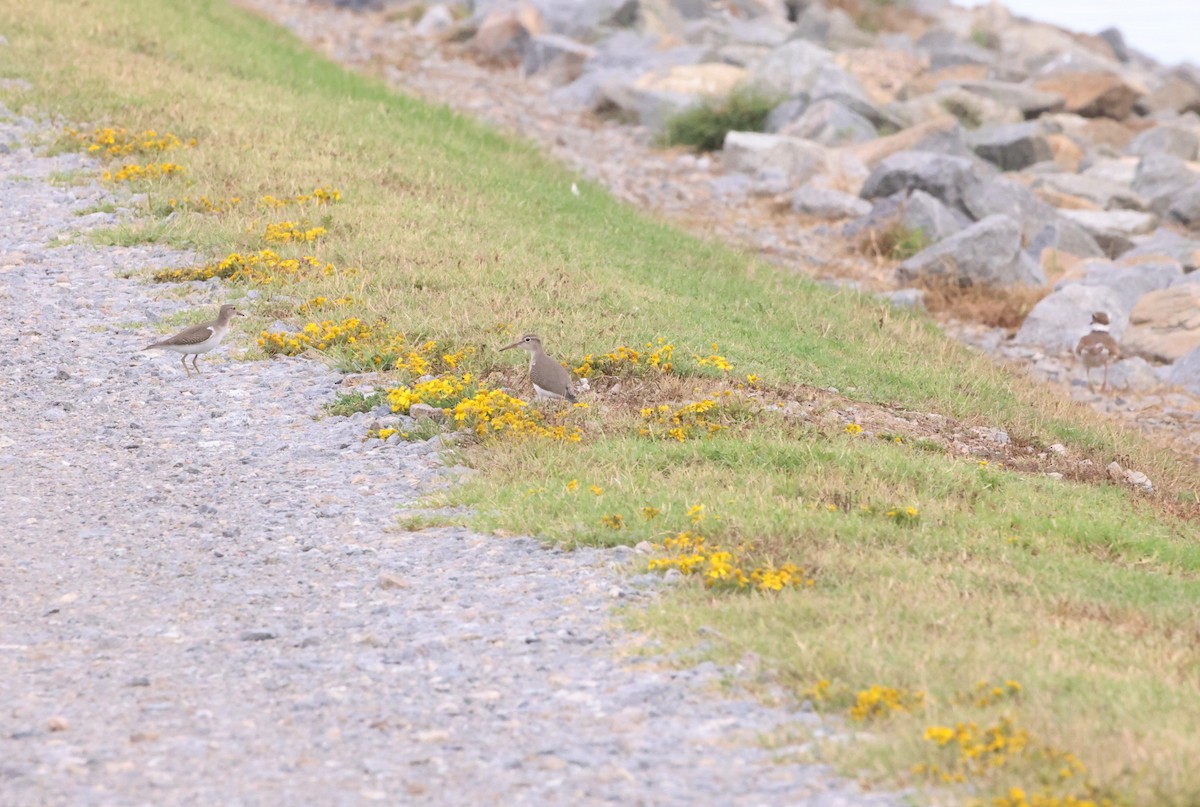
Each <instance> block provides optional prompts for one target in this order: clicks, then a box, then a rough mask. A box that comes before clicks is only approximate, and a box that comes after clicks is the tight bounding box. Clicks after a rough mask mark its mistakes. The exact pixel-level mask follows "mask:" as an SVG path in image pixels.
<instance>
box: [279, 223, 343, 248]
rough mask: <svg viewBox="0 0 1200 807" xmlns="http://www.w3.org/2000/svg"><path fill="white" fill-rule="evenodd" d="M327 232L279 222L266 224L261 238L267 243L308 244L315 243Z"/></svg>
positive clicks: (318, 228)
mask: <svg viewBox="0 0 1200 807" xmlns="http://www.w3.org/2000/svg"><path fill="white" fill-rule="evenodd" d="M328 232H329V231H328V230H326V229H325V228H324V227H305V226H304V225H302V224H301V223H299V222H295V221H280V222H275V223H273V224H268V225H267V229H266V230H264V231H263V235H262V237H263V240H264V241H266V242H267V243H276V244H290V243H308V242H311V241H316V240H317V239H319V238H320V237H321V236H323V235H325V234H327V233H328Z"/></svg>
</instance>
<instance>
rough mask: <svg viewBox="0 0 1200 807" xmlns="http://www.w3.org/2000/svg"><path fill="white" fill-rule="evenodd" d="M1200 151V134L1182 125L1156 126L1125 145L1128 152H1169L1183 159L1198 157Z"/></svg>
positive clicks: (1140, 154)
mask: <svg viewBox="0 0 1200 807" xmlns="http://www.w3.org/2000/svg"><path fill="white" fill-rule="evenodd" d="M1198 151H1200V135H1198V134H1196V132H1194V131H1192V130H1191V129H1186V128H1184V127H1182V126H1171V125H1163V126H1155V127H1154V128H1153V129H1147V130H1146V131H1144V132H1142V133H1141V134H1139V135H1138V136H1137V137H1135V138H1133V140H1131V141H1129V145H1128V146H1126V147H1125V153H1126V154H1134V155H1137V156H1138V157H1145V156H1146V155H1148V154H1168V155H1170V156H1172V157H1178V158H1179V159H1181V160H1194V159H1196V154H1197V152H1198Z"/></svg>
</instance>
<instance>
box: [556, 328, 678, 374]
mask: <svg viewBox="0 0 1200 807" xmlns="http://www.w3.org/2000/svg"><path fill="white" fill-rule="evenodd" d="M674 353H675V346H674V345H672V344H670V343H669V342H667V341H666V340H665V339H663V338H662V337H659V338H658V340H657V341H656V342H647V343H646V348H645V350H644V351H642V350H636V349H634V348H631V347H629V346H627V345H619V346H618V347H616V348H614V349H612V350H610V351H609V352H607V353H603V354H599V355H597V354H593V353H589V354H587V355H586V356H584V357H583V360H582V361H581V362H580V363H579V365H578V366H577V367H575V375H577V376H579V377H580V378H594V377H596V376H601V375H615V376H638V375H643V374H645V373H646V372H649V371H654V372H659V373H670V372H672V371H674V369H675V365H674V363H673V362H672V356H673V355H674Z"/></svg>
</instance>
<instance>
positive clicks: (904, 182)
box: [860, 151, 980, 210]
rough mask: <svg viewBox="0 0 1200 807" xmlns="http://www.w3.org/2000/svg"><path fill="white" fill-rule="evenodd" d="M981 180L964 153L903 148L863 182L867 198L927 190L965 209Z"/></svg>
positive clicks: (947, 203) (949, 203) (863, 193)
mask: <svg viewBox="0 0 1200 807" xmlns="http://www.w3.org/2000/svg"><path fill="white" fill-rule="evenodd" d="M979 183H980V179H979V176H978V174H977V173H976V170H975V166H974V165H972V163H971V161H970V160H968V159H965V158H962V157H947V156H945V155H942V154H933V153H930V152H924V151H902V152H900V153H899V154H893V155H892V156H890V157H888V158H887V159H885V160H884V161H883V162H881V163H879V165H877V166H876V167H875V170H874V171H872V172H871V175H870V176H869V177H867V181H866V182H865V183H863V188H862V193H861V194H860V195H861V196H862V197H863V198H864V199H875V198H878V197H880V196H891V195H892V194H893V193H896V192H897V191H903V190H923V191H925V192H926V193H928V194H929V195H931V196H933V197H935V198H937V199H940V200H941V201H942V202H943V203H944V204H946V205H948V206H950V207H957V208H960V209H963V210H965V207H964V206H963V197H964V196H965V194H966V192H967V190H968V189H969V188H971V187H973V186H975V185H978V184H979Z"/></svg>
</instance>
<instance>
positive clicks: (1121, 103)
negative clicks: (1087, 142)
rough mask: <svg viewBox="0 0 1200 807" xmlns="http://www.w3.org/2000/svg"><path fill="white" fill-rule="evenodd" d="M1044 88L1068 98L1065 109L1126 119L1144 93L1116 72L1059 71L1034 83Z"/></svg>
mask: <svg viewBox="0 0 1200 807" xmlns="http://www.w3.org/2000/svg"><path fill="white" fill-rule="evenodd" d="M1033 86H1034V88H1035V89H1038V90H1041V91H1042V92H1051V93H1056V94H1057V95H1060V96H1062V97H1063V98H1064V99H1066V107H1065V109H1066V111H1067V112H1074V113H1075V114H1076V115H1082V116H1083V117H1085V118H1099V117H1105V118H1113V119H1115V120H1124V119H1125V118H1128V117H1129V113H1130V112H1132V111H1133V104H1134V102H1135V101H1137V99H1138V98H1139V97H1140V96H1141V92H1139V91H1138V90H1137V89H1135V88H1134V87H1133V86H1131V85H1130V84H1128V83H1126V82H1125V81H1124V79H1122V78H1121V77H1120V76H1118V75H1115V74H1113V73H1059V74H1057V75H1053V76H1050V77H1049V78H1044V79H1042V80H1040V81H1037V82H1035V83H1034V85H1033Z"/></svg>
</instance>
